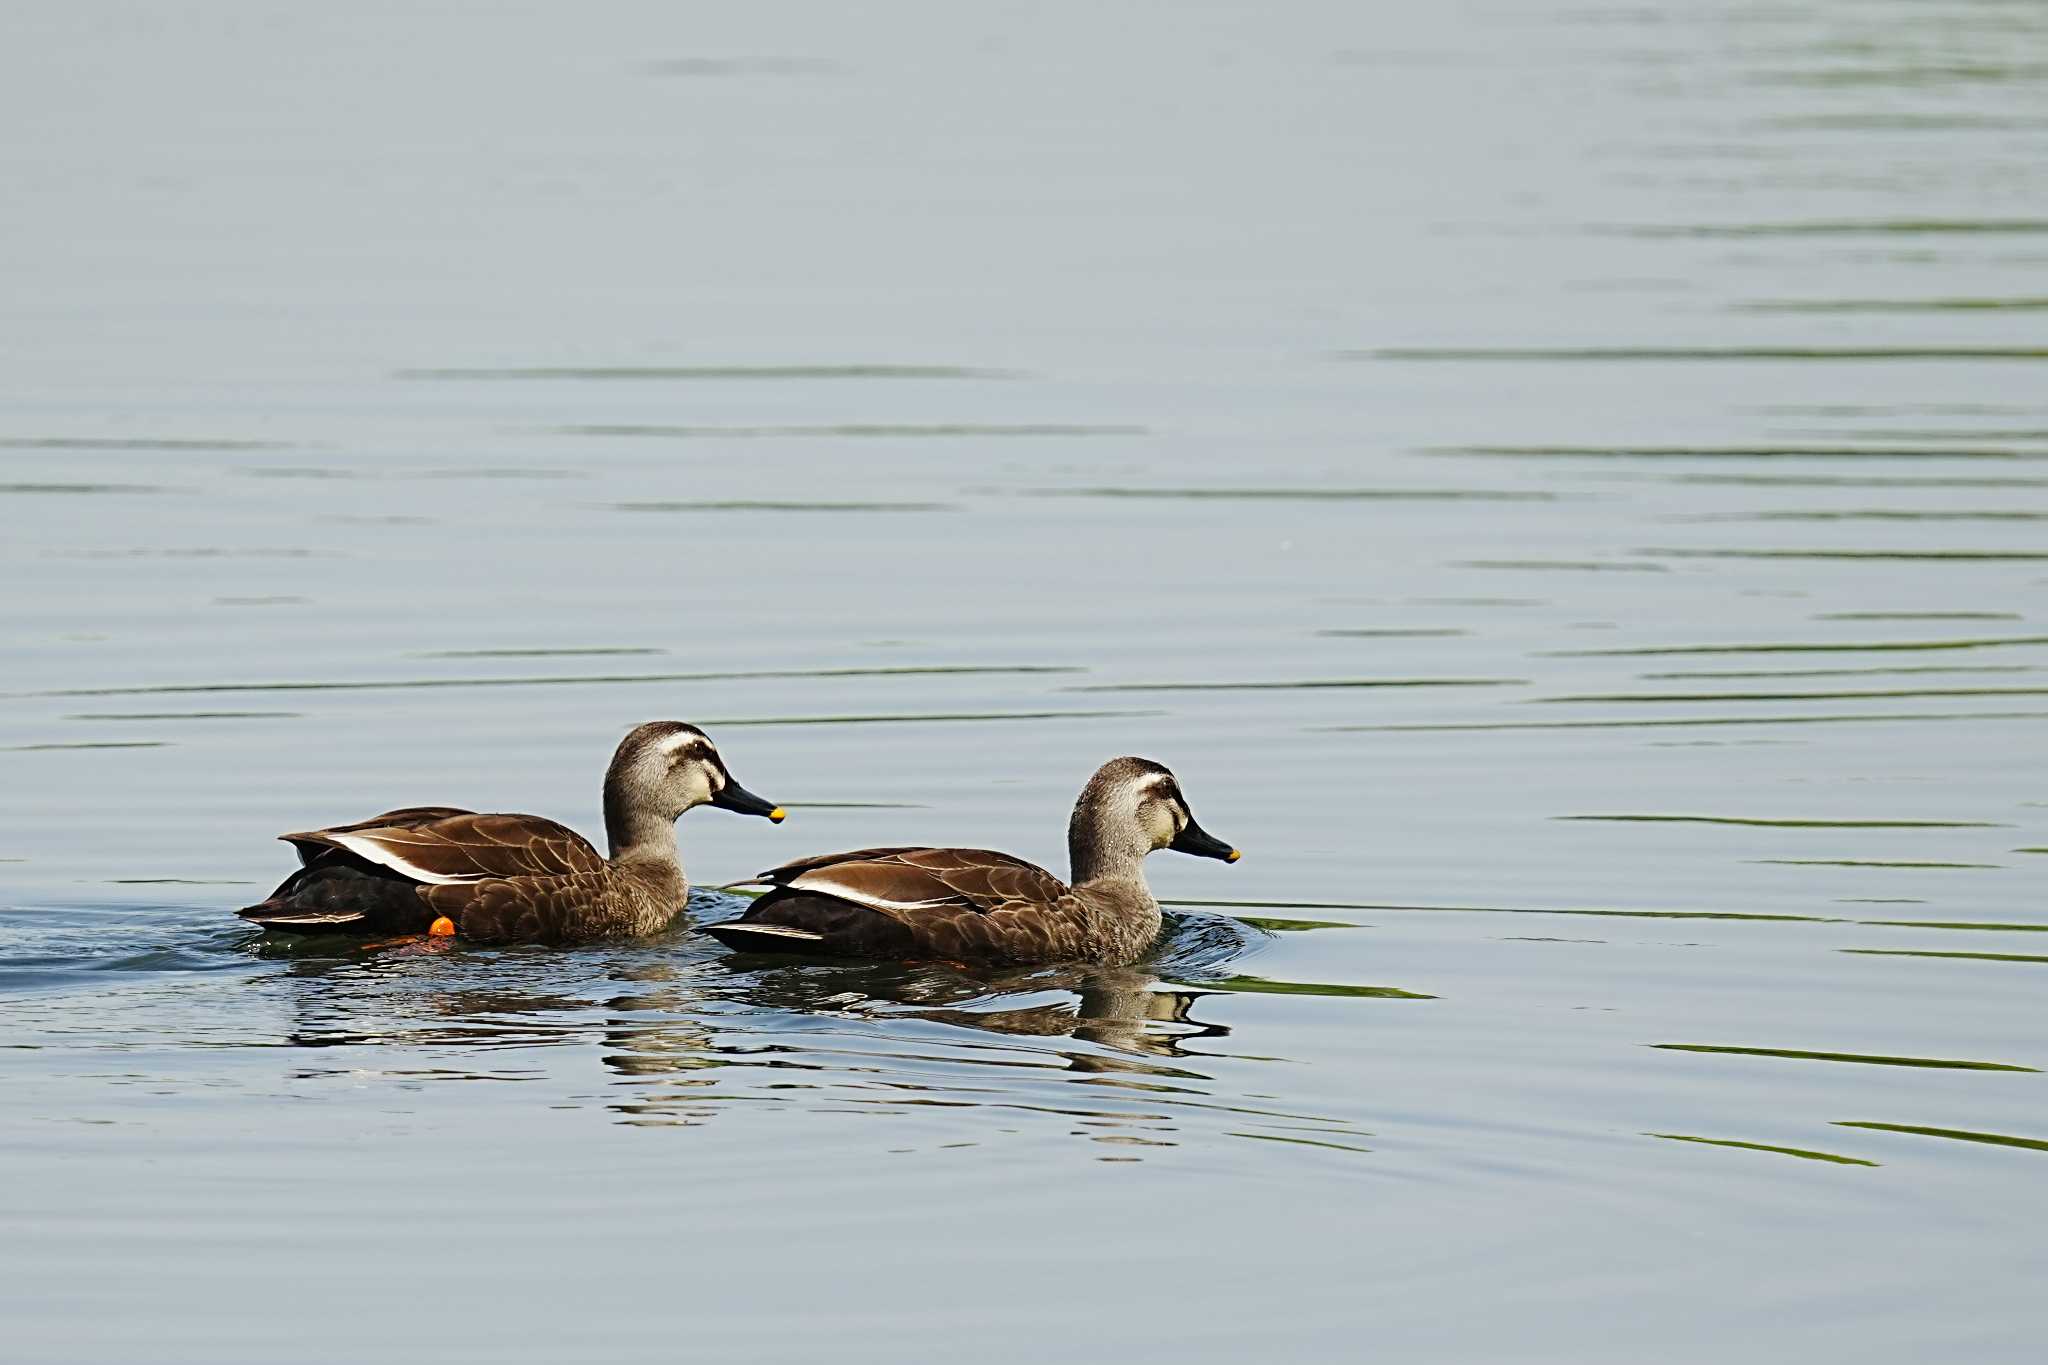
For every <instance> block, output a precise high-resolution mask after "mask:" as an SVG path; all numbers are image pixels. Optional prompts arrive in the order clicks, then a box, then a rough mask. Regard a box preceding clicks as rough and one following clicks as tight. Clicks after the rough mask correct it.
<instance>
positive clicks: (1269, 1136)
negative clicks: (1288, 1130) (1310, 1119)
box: [1230, 1133, 1372, 1152]
mask: <svg viewBox="0 0 2048 1365" xmlns="http://www.w3.org/2000/svg"><path fill="white" fill-rule="evenodd" d="M1230 1136H1231V1137H1237V1138H1250V1139H1251V1140H1252V1141H1254V1142H1289V1143H1293V1144H1294V1145H1295V1146H1297V1147H1326V1148H1328V1149H1329V1150H1331V1151H1333V1152H1370V1151H1372V1148H1370V1147H1347V1146H1346V1145H1345V1144H1343V1143H1341V1142H1321V1141H1318V1140H1316V1139H1314V1138H1299V1137H1282V1136H1281V1135H1280V1134H1278V1133H1232V1134H1230Z"/></svg>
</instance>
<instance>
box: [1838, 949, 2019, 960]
mask: <svg viewBox="0 0 2048 1365" xmlns="http://www.w3.org/2000/svg"><path fill="white" fill-rule="evenodd" d="M1835 951H1836V952H1838V953H1854V954H1855V955H1857V956H1858V957H1947V958H1959V959H1963V960H1966V961H1970V962H2048V956H2042V955H2041V954H2039V953H1964V952H1943V951H1941V950H1940V949H1937V948H1837V949H1836V950H1835Z"/></svg>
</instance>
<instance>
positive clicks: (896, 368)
mask: <svg viewBox="0 0 2048 1365" xmlns="http://www.w3.org/2000/svg"><path fill="white" fill-rule="evenodd" d="M393 377H394V378H397V379H458V380H459V379H624V380H641V379H650V380H662V379H1015V378H1018V377H1019V376H1018V374H1017V372H1016V371H1014V370H988V369H978V368H974V367H970V366H965V365H592V366H577V365H526V366H507V367H499V368H475V369H466V368H441V369H412V370H399V371H397V372H396V373H395V374H394V375H393Z"/></svg>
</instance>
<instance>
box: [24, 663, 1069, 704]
mask: <svg viewBox="0 0 2048 1365" xmlns="http://www.w3.org/2000/svg"><path fill="white" fill-rule="evenodd" d="M1086 671H1087V670H1085V669H1082V668H1075V667H1070V666H1064V665H1058V664H1015V665H1007V664H1006V665H996V664H989V665H982V664H931V665H916V664H906V665H899V666H877V667H853V668H764V669H743V670H736V671H730V672H704V673H583V674H563V675H560V676H546V675H534V676H522V677H501V678H383V679H375V680H370V681H363V682H312V681H307V682H258V683H163V684H149V685H144V686H138V687H67V688H57V689H54V690H51V691H47V692H20V693H12V694H6V695H13V696H24V697H132V696H160V695H182V694H190V693H200V692H379V691H388V690H394V689H402V688H441V687H559V686H580V685H595V684H605V683H668V682H741V681H748V680H752V679H756V678H891V677H938V676H955V675H978V674H1035V673H1082V672H1086Z"/></svg>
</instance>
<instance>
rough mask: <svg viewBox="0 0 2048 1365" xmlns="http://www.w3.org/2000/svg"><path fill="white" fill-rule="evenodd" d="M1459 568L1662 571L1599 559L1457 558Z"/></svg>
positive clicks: (1654, 566) (1656, 567)
mask: <svg viewBox="0 0 2048 1365" xmlns="http://www.w3.org/2000/svg"><path fill="white" fill-rule="evenodd" d="M1452 567H1454V568H1459V569H1512V570H1516V571H1522V570H1530V569H1533V570H1536V571H1538V572H1542V571H1546V570H1576V571H1578V572H1582V573H1664V572H1666V570H1665V568H1664V566H1663V565H1662V564H1620V563H1614V562H1611V561H1608V560H1600V559H1459V560H1453V561H1452Z"/></svg>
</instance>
